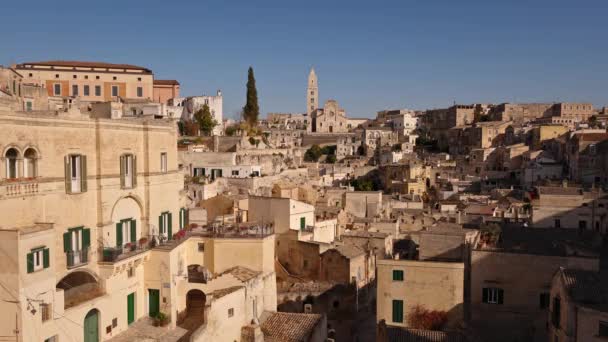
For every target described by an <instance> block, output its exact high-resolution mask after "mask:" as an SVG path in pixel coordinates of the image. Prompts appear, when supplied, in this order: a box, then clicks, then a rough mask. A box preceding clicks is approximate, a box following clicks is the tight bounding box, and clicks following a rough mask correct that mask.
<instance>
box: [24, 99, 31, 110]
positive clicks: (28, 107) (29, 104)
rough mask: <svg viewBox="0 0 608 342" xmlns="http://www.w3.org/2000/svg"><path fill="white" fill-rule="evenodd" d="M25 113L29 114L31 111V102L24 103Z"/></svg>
mask: <svg viewBox="0 0 608 342" xmlns="http://www.w3.org/2000/svg"><path fill="white" fill-rule="evenodd" d="M25 111H26V112H31V111H32V101H26V102H25Z"/></svg>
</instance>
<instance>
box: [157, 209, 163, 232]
mask: <svg viewBox="0 0 608 342" xmlns="http://www.w3.org/2000/svg"><path fill="white" fill-rule="evenodd" d="M162 232H163V214H160V216H159V217H158V235H159V236H160V234H161V233H162Z"/></svg>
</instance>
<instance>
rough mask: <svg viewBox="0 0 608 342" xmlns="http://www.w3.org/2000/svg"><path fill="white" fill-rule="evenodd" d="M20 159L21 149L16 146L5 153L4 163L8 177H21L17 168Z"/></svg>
mask: <svg viewBox="0 0 608 342" xmlns="http://www.w3.org/2000/svg"><path fill="white" fill-rule="evenodd" d="M18 159H19V151H17V149H16V148H9V149H8V150H7V151H6V153H5V154H4V163H5V165H6V178H7V179H15V178H17V177H19V172H18V169H17V160H18Z"/></svg>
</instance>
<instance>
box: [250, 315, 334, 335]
mask: <svg viewBox="0 0 608 342" xmlns="http://www.w3.org/2000/svg"><path fill="white" fill-rule="evenodd" d="M265 314H266V315H263V316H266V317H262V320H263V321H262V324H261V328H262V332H263V333H264V341H265V342H307V341H309V338H310V336H311V335H312V333H313V331H314V330H315V328H316V327H317V325H318V324H319V323H321V322H322V319H323V315H318V314H304V313H289V312H266V313H265Z"/></svg>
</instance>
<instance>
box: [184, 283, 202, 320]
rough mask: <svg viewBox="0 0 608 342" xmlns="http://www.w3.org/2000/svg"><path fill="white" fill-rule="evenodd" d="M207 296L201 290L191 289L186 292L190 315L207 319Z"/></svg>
mask: <svg viewBox="0 0 608 342" xmlns="http://www.w3.org/2000/svg"><path fill="white" fill-rule="evenodd" d="M206 301H207V298H206V296H205V293H203V291H201V290H190V291H188V293H187V294H186V310H187V311H188V316H190V317H196V318H200V319H201V320H202V321H203V322H204V321H205V302H206Z"/></svg>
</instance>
